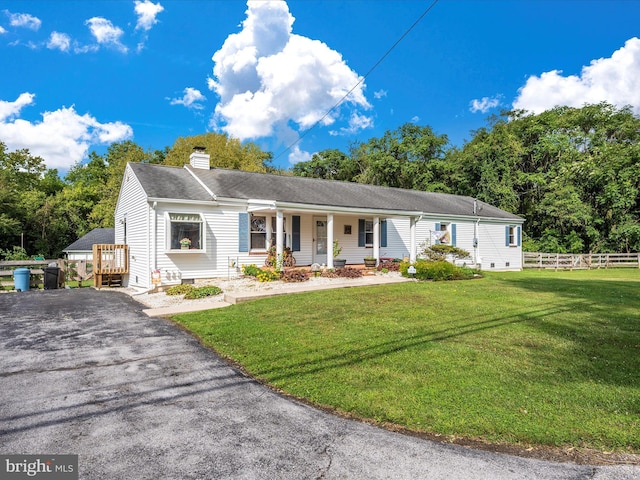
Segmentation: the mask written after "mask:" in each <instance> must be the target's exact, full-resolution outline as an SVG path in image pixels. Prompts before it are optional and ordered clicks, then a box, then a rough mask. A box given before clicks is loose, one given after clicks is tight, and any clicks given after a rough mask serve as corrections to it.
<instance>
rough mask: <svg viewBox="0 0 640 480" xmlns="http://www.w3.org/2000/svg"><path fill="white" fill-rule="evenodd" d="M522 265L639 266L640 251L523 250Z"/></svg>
mask: <svg viewBox="0 0 640 480" xmlns="http://www.w3.org/2000/svg"><path fill="white" fill-rule="evenodd" d="M523 257H524V261H523V265H522V266H523V267H524V268H538V269H550V268H552V269H554V270H560V269H562V270H589V269H592V268H630V267H632V268H640V253H585V254H572V253H566V254H565V253H539V252H523Z"/></svg>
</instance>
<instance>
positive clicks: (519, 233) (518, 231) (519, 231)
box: [517, 227, 522, 246]
mask: <svg viewBox="0 0 640 480" xmlns="http://www.w3.org/2000/svg"><path fill="white" fill-rule="evenodd" d="M521 234H522V232H521V230H520V227H518V230H517V236H518V246H520V235H521Z"/></svg>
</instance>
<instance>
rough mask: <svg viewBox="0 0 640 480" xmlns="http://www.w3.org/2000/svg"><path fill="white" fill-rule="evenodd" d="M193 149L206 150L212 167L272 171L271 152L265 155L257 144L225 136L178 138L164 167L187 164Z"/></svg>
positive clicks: (218, 134) (210, 134)
mask: <svg viewBox="0 0 640 480" xmlns="http://www.w3.org/2000/svg"><path fill="white" fill-rule="evenodd" d="M194 147H205V149H206V152H207V153H208V154H209V155H210V157H211V166H212V167H220V168H229V169H234V170H245V171H248V172H267V171H268V170H269V168H270V167H269V162H270V161H271V154H270V153H267V152H264V151H263V150H262V149H260V147H258V146H257V145H256V144H255V143H252V142H247V143H245V144H242V143H241V142H240V140H238V139H236V138H230V137H229V136H227V135H226V134H222V133H204V134H202V135H194V136H191V137H178V139H177V140H176V141H175V143H174V144H173V147H171V149H170V150H169V151H168V152H167V153H166V156H165V159H164V163H165V165H176V166H182V165H186V164H188V163H189V156H190V155H191V153H192V152H193V148H194Z"/></svg>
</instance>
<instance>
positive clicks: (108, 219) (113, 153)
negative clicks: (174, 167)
mask: <svg viewBox="0 0 640 480" xmlns="http://www.w3.org/2000/svg"><path fill="white" fill-rule="evenodd" d="M152 158H154V156H153V154H150V153H148V152H145V151H144V150H143V149H142V147H140V146H139V145H137V144H136V143H134V142H132V141H131V140H127V141H124V142H120V143H113V144H111V145H110V146H109V148H108V149H107V153H106V154H105V156H104V157H103V162H104V165H105V172H104V173H105V177H104V178H105V182H104V184H103V185H102V187H101V194H100V197H101V198H100V200H99V201H98V202H97V203H96V205H95V206H94V207H93V209H92V210H91V213H90V215H89V226H90V228H98V227H103V228H109V227H113V226H114V222H115V219H114V215H115V211H116V203H117V202H118V194H119V193H120V186H121V184H122V177H123V176H124V170H125V168H126V166H127V163H129V162H131V163H139V162H149V161H150V160H151V159H152ZM98 163H99V162H97V164H96V165H95V168H96V173H97V172H98V171H99V168H100V167H99V165H98Z"/></svg>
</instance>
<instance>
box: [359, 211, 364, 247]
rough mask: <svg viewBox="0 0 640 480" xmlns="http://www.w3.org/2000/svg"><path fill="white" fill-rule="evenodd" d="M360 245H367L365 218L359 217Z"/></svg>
mask: <svg viewBox="0 0 640 480" xmlns="http://www.w3.org/2000/svg"><path fill="white" fill-rule="evenodd" d="M358 246H359V247H364V246H365V232H364V219H362V218H359V219H358Z"/></svg>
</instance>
